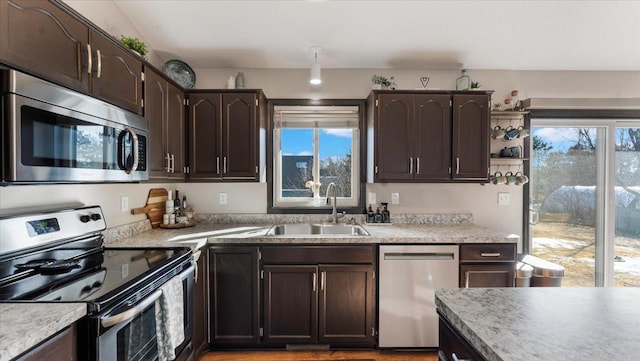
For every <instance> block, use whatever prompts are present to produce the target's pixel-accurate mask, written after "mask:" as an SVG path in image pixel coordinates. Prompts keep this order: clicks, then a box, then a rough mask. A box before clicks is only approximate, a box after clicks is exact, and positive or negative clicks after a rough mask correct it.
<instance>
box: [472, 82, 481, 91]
mask: <svg viewBox="0 0 640 361" xmlns="http://www.w3.org/2000/svg"><path fill="white" fill-rule="evenodd" d="M480 85H482V84H480V83H478V82H477V81H472V82H471V89H478V88H480Z"/></svg>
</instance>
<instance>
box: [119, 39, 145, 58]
mask: <svg viewBox="0 0 640 361" xmlns="http://www.w3.org/2000/svg"><path fill="white" fill-rule="evenodd" d="M118 41H119V42H120V44H122V45H124V46H125V47H127V48H129V50H131V51H133V52H134V53H136V54H138V55H139V56H141V57H142V58H144V59H146V56H145V55H147V46H146V45H145V43H143V42H142V41H140V40H139V39H138V38H134V37H130V36H124V35H120V39H119V40H118Z"/></svg>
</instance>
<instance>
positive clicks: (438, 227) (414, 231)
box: [105, 215, 519, 249]
mask: <svg viewBox="0 0 640 361" xmlns="http://www.w3.org/2000/svg"><path fill="white" fill-rule="evenodd" d="M251 217H252V216H251V215H247V216H243V217H236V218H234V219H225V221H227V222H222V220H220V219H216V220H217V221H219V222H220V223H211V222H212V219H210V218H207V217H205V218H199V220H200V222H199V223H197V224H196V225H195V226H194V227H188V228H180V229H163V228H156V229H149V230H145V231H144V232H142V233H139V234H135V235H130V232H129V231H127V230H126V228H124V229H123V232H112V233H113V234H111V235H110V236H108V237H106V242H105V244H106V246H107V247H171V246H184V245H189V246H192V247H193V248H194V249H195V248H198V247H202V246H203V245H205V244H207V243H208V244H226V243H234V244H238V243H246V244H357V243H361V244H412V243H415V244H429V243H452V244H458V243H516V242H518V240H519V236H518V235H510V234H506V233H504V232H497V231H493V230H491V229H488V228H485V227H481V226H478V225H474V224H472V223H470V222H469V218H468V217H470V216H468V215H462V216H460V215H454V216H451V215H450V217H449V218H446V217H443V216H442V215H437V216H432V215H426V216H422V217H417V216H412V217H406V216H405V217H404V218H403V219H402V220H403V221H408V222H411V223H409V224H407V223H394V224H392V225H367V224H363V225H362V226H363V227H364V228H365V229H366V230H367V231H368V232H369V234H370V236H346V237H345V236H328V235H317V236H309V235H304V236H266V233H267V231H268V230H269V228H270V227H271V226H272V225H273V224H279V223H305V222H310V223H313V222H318V221H320V222H321V221H322V220H324V218H326V217H322V218H318V217H317V216H316V217H315V218H318V219H315V218H314V217H310V216H288V218H285V219H282V218H279V219H276V218H268V217H267V222H264V219H263V218H260V217H259V216H258V218H255V219H254V218H251ZM253 217H255V216H253ZM452 219H453V221H452ZM269 221H270V222H269ZM356 221H358V220H357V219H356ZM136 227H138V226H136ZM122 233H124V234H125V235H126V236H125V237H122V236H119V235H121V234H122Z"/></svg>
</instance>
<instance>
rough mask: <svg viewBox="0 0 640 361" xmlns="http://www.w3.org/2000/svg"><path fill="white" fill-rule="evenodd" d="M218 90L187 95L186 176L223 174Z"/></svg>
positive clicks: (218, 175)
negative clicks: (187, 174) (187, 141)
mask: <svg viewBox="0 0 640 361" xmlns="http://www.w3.org/2000/svg"><path fill="white" fill-rule="evenodd" d="M220 102H221V95H220V94H219V93H208V94H203V93H191V94H189V179H202V180H204V179H220V178H221V177H222V156H221V152H222V142H221V141H220V140H221V139H222V122H221V119H220V117H221V116H222V110H221V109H220Z"/></svg>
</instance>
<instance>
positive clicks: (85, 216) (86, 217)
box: [80, 214, 91, 223]
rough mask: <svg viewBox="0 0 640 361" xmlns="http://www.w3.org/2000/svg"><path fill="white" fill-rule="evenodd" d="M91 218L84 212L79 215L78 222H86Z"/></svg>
mask: <svg viewBox="0 0 640 361" xmlns="http://www.w3.org/2000/svg"><path fill="white" fill-rule="evenodd" d="M90 220H91V217H89V216H88V215H86V214H84V215H82V216H80V222H82V223H87V222H89V221H90Z"/></svg>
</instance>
